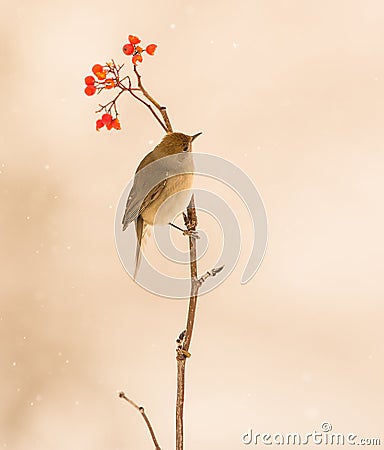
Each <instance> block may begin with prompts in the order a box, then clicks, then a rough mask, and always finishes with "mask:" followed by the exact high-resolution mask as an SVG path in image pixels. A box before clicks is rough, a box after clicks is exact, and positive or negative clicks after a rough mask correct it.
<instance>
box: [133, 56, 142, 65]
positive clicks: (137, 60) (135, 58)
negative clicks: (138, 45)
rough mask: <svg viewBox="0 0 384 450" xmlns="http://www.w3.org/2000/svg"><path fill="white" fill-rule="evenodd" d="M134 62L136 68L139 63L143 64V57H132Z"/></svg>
mask: <svg viewBox="0 0 384 450" xmlns="http://www.w3.org/2000/svg"><path fill="white" fill-rule="evenodd" d="M132 62H133V64H134V65H135V66H136V65H137V63H138V62H143V57H142V56H141V55H140V53H138V54H137V55H135V56H133V57H132Z"/></svg>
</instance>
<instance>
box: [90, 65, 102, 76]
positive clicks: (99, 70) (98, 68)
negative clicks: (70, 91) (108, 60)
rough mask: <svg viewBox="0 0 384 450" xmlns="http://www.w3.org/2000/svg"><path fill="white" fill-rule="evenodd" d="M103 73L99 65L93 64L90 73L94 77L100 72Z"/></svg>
mask: <svg viewBox="0 0 384 450" xmlns="http://www.w3.org/2000/svg"><path fill="white" fill-rule="evenodd" d="M102 71H103V66H102V65H101V64H95V65H94V66H93V67H92V72H93V73H94V74H95V75H96V74H97V72H102Z"/></svg>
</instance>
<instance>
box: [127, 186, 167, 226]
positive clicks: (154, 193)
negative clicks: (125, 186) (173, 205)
mask: <svg viewBox="0 0 384 450" xmlns="http://www.w3.org/2000/svg"><path fill="white" fill-rule="evenodd" d="M166 184H167V180H163V181H162V182H160V183H159V184H157V185H156V186H155V187H154V188H153V189H152V190H151V191H150V192H149V194H147V195H146V197H145V198H144V200H143V199H142V197H143V196H142V195H140V193H139V192H137V190H136V189H135V184H134V185H133V187H132V189H131V192H130V193H129V196H128V200H127V206H126V207H125V213H124V217H123V220H122V224H123V231H124V230H125V229H126V228H127V227H128V225H129V224H130V223H131V222H133V221H134V220H136V219H137V218H138V217H139V216H140V214H141V213H142V212H143V211H144V209H145V208H147V207H148V206H149V205H150V204H151V203H152V202H154V201H155V200H156V199H157V198H158V196H159V195H160V194H161V192H162V190H163V189H164V187H165V185H166Z"/></svg>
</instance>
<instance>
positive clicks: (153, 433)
mask: <svg viewBox="0 0 384 450" xmlns="http://www.w3.org/2000/svg"><path fill="white" fill-rule="evenodd" d="M119 397H120V398H123V399H124V400H126V401H127V402H128V403H129V404H130V405H132V406H133V407H134V408H135V409H137V410H138V411H139V413H140V414H141V415H142V416H143V419H144V421H145V423H146V425H147V427H148V430H149V433H150V434H151V438H152V441H153V443H154V445H155V449H156V450H161V448H160V446H159V443H158V442H157V439H156V436H155V432H154V431H153V427H152V425H151V422H150V421H149V419H148V416H147V415H146V414H145V412H144V408H143V407H142V406H139V405H137V404H136V403H135V402H134V401H133V400H131V399H130V398H128V397H127V396H126V395H125V394H124V392H119Z"/></svg>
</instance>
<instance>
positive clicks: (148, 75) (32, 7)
mask: <svg viewBox="0 0 384 450" xmlns="http://www.w3.org/2000/svg"><path fill="white" fill-rule="evenodd" d="M0 30H1V43H2V52H1V54H2V67H1V74H0V76H1V85H0V90H1V113H0V114H1V126H2V132H1V140H2V143H1V158H0V165H1V167H0V170H1V174H0V195H1V216H0V226H1V256H2V266H1V267H2V270H1V272H2V277H1V278H2V281H1V287H0V289H1V314H0V316H1V317H0V333H1V341H0V355H1V356H0V387H1V402H0V421H1V422H0V448H7V449H12V450H20V449H23V450H24V449H33V450H34V449H36V450H51V449H55V450H64V449H65V450H88V449H89V450H90V449H92V450H98V449H100V450H106V449H114V450H117V449H119V450H122V449H138V448H140V449H151V448H152V444H151V442H150V441H149V439H148V437H147V432H146V429H145V427H144V424H143V423H142V419H141V418H140V417H139V415H138V414H137V413H136V412H135V411H134V410H133V409H132V408H130V407H129V405H127V404H125V403H124V402H122V401H121V400H119V399H117V397H116V393H117V392H118V391H119V390H120V389H123V390H125V391H126V393H127V394H128V395H130V396H131V397H132V398H134V399H135V400H136V401H137V402H139V403H141V404H143V405H145V406H146V408H147V411H148V413H149V415H150V417H151V418H152V421H153V423H154V425H155V427H156V430H157V433H158V438H159V440H160V442H161V444H162V448H164V449H170V448H172V447H173V439H174V437H173V434H174V432H173V427H174V425H173V422H174V419H173V417H174V397H175V361H174V348H175V343H174V341H175V338H176V336H177V335H178V333H179V332H180V331H181V330H182V329H183V327H184V320H185V314H186V307H187V305H186V303H184V302H182V301H171V300H164V299H158V298H156V297H155V296H153V295H151V294H148V293H146V292H145V291H144V290H142V289H141V288H139V287H138V286H136V285H135V284H133V282H132V281H131V279H130V278H129V277H128V275H126V274H125V273H124V270H123V268H122V266H121V265H120V262H119V260H118V257H117V253H116V250H115V247H114V236H113V222H114V212H115V207H116V205H117V202H118V199H119V196H120V194H121V192H122V190H123V189H124V187H125V185H126V183H127V182H128V181H129V179H130V178H131V176H132V173H133V171H134V170H135V168H136V166H137V164H138V162H139V161H140V159H141V158H142V157H143V155H144V154H145V153H146V152H148V151H149V150H150V149H151V147H152V144H150V141H151V140H153V141H154V142H157V141H158V140H159V139H160V138H161V136H162V130H161V129H160V127H159V126H158V125H157V124H156V123H155V122H154V120H153V119H152V118H151V116H150V115H149V114H148V112H147V110H146V109H145V108H143V107H142V106H141V105H139V104H137V103H134V102H132V101H131V99H129V98H128V97H127V98H125V99H124V100H123V102H122V103H123V105H121V113H122V116H121V120H122V125H123V130H122V131H121V132H111V133H107V132H105V131H103V132H102V133H96V132H95V131H94V121H95V119H96V117H95V116H94V114H93V111H94V110H95V109H96V99H95V98H87V97H86V96H85V95H84V94H83V77H84V76H85V75H86V74H88V73H89V72H90V67H91V66H92V65H93V64H94V63H96V62H104V61H106V60H108V59H110V58H111V57H114V58H116V60H118V61H121V62H122V61H124V58H125V57H124V55H123V54H122V53H121V47H122V45H123V44H124V43H125V42H126V40H127V35H128V34H129V33H133V34H138V35H139V36H140V37H142V39H143V40H144V41H145V42H146V43H149V42H155V43H157V44H158V45H159V48H158V53H157V55H156V57H155V58H154V59H150V58H149V57H148V58H147V59H146V61H145V64H144V65H143V68H142V73H143V75H144V80H145V82H146V85H147V87H148V88H150V89H151V92H153V94H154V95H155V96H156V97H158V98H159V100H160V101H162V102H164V103H166V104H167V106H168V109H169V113H170V115H171V118H172V119H173V123H174V126H175V128H176V129H178V130H180V131H185V132H187V133H191V134H192V133H196V132H198V131H203V132H204V134H203V136H201V137H200V138H199V140H198V141H196V146H195V150H196V151H205V152H211V153H213V154H215V155H218V156H222V157H225V158H227V159H229V160H230V161H232V162H234V163H235V164H237V165H238V166H240V167H242V168H243V169H245V170H246V171H247V172H248V174H249V175H250V176H251V177H252V179H253V180H254V182H255V184H256V185H257V187H258V189H259V191H260V193H261V195H262V197H263V200H264V202H265V205H266V208H267V211H268V218H269V243H268V250H267V254H266V257H265V260H264V262H263V264H262V267H261V269H260V270H259V272H258V274H257V275H256V277H255V278H254V279H253V280H252V282H251V283H249V284H248V285H246V286H240V284H239V278H240V276H241V273H242V270H243V268H244V264H245V263H246V252H247V250H246V249H245V252H244V254H242V255H241V258H240V261H239V265H238V267H237V268H236V270H235V272H234V273H233V274H232V276H231V277H230V278H229V279H228V280H227V282H226V283H225V284H224V285H222V286H221V287H220V288H218V289H217V290H215V291H214V292H213V293H211V294H209V295H206V296H204V297H203V298H202V299H201V301H200V304H199V310H198V318H197V323H196V330H195V335H194V339H193V342H192V348H191V350H192V353H193V357H192V359H191V360H190V361H189V363H188V375H187V377H188V387H187V405H186V428H187V431H186V435H187V436H186V441H187V448H188V449H198V448H205V449H208V448H209V449H219V448H220V449H231V450H232V449H237V448H239V449H240V448H243V445H242V444H241V442H240V436H241V434H242V433H244V432H246V431H247V430H248V429H249V427H252V428H253V429H254V430H256V431H258V432H262V433H267V432H270V433H274V432H282V433H286V432H295V431H296V432H302V433H306V432H311V431H312V430H314V429H318V430H319V429H320V424H321V423H322V422H323V421H325V420H326V421H329V422H331V423H332V425H333V429H334V431H336V432H344V433H349V432H354V433H356V434H357V435H359V436H361V437H381V438H382V440H383V439H384V435H383V434H382V433H383V429H384V427H383V413H382V405H383V400H384V398H383V397H384V396H383V381H382V380H383V349H382V342H383V334H384V333H383V310H384V306H383V294H384V292H383V291H384V289H383V273H382V272H383V257H384V252H383V229H384V215H383V210H382V198H383V163H384V153H383V143H384V133H383V112H384V107H383V100H384V98H383V94H384V86H383V83H384V72H383V70H384V59H383V54H384V34H383V30H384V6H383V3H382V2H381V1H379V0H377V1H374V0H364V1H362V0H360V1H355V0H351V1H348V2H347V1H341V0H332V1H331V0H322V1H311V0H290V1H288V0H287V1H283V0H280V1H273V0H272V1H271V0H254V1H242V2H235V1H212V2H202V1H194V2H193V1H188V0H182V1H175V0H174V1H171V0H164V1H161V2H157V1H140V2H126V1H120V0H117V1H115V2H107V1H103V2H101V1H99V0H96V1H95V0H93V1H89V0H84V1H83V2H78V1H71V0H69V1H65V2H64V1H63V2H60V1H53V2H51V1H31V0H28V1H27V0H24V1H19V2H5V1H3V2H2V4H1V23H0ZM237 205H238V207H239V210H238V211H236V212H237V213H238V214H239V217H240V218H242V217H244V218H245V219H244V226H245V230H247V226H248V227H249V223H247V219H246V213H245V212H244V211H243V210H242V206H241V204H240V203H237ZM203 225H204V224H202V226H203ZM245 235H246V232H245ZM245 242H248V239H246V241H245ZM181 245H183V242H181ZM201 267H202V269H203V267H204V263H202V264H201ZM380 433H381V436H380Z"/></svg>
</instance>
